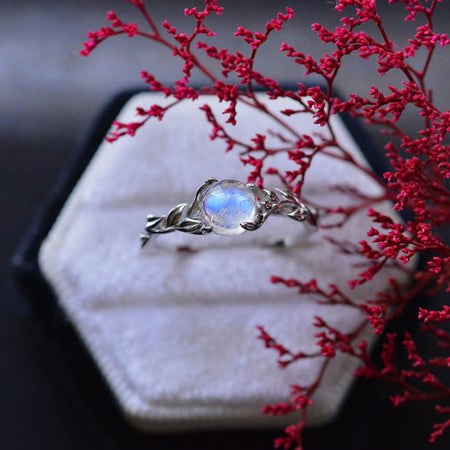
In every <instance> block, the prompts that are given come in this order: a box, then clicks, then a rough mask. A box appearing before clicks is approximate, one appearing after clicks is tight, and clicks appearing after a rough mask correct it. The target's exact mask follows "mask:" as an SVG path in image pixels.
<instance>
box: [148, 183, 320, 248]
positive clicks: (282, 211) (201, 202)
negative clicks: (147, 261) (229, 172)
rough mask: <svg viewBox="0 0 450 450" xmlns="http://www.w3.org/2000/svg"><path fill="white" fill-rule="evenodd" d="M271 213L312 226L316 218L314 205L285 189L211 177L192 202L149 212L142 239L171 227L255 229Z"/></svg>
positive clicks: (197, 230)
mask: <svg viewBox="0 0 450 450" xmlns="http://www.w3.org/2000/svg"><path fill="white" fill-rule="evenodd" d="M272 214H276V215H282V216H287V217H289V218H291V219H293V220H296V221H299V222H307V223H309V224H310V225H313V226H316V225H317V221H318V216H317V212H316V211H315V209H314V208H312V207H308V206H306V205H305V204H304V203H302V202H301V201H300V200H299V199H298V197H297V196H296V195H295V194H293V193H292V192H291V191H288V190H286V189H278V188H277V189H273V190H269V189H260V188H258V186H256V185H255V184H251V183H249V184H247V185H245V184H243V183H241V182H240V181H236V180H223V181H218V180H216V179H215V178H210V179H208V180H207V181H205V182H204V183H203V184H202V185H201V186H200V188H199V189H198V190H197V193H196V194H195V197H194V200H193V201H192V202H191V203H180V204H179V205H177V206H175V207H174V208H172V209H171V210H170V211H169V213H168V214H167V215H165V216H155V215H152V214H150V215H148V216H147V224H146V227H145V231H144V233H142V234H141V243H142V246H144V245H145V244H146V243H147V242H148V241H149V239H150V238H151V237H152V235H154V234H164V233H171V232H172V231H182V232H184V233H191V234H198V235H203V234H208V233H211V232H213V233H216V234H221V235H236V234H240V233H243V232H244V231H255V230H257V229H258V228H260V227H261V226H262V225H263V223H264V222H265V221H266V220H267V219H268V217H269V216H271V215H272Z"/></svg>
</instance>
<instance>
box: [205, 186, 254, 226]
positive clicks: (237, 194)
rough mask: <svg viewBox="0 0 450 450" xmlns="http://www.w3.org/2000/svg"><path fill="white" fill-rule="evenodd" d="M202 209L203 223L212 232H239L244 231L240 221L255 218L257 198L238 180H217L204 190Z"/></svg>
mask: <svg viewBox="0 0 450 450" xmlns="http://www.w3.org/2000/svg"><path fill="white" fill-rule="evenodd" d="M202 211H203V216H204V219H205V223H206V224H207V225H208V226H210V227H211V228H212V231H213V232H214V233H216V234H224V235H234V234H240V233H243V232H244V231H245V229H244V228H242V227H241V223H245V222H253V221H254V220H255V217H256V213H257V198H256V195H255V194H254V193H253V191H252V190H251V189H249V188H248V187H247V186H245V184H244V183H241V182H240V181H234V180H224V181H219V182H217V183H214V184H212V185H211V186H210V187H209V188H208V189H207V190H206V191H205V193H204V195H203V200H202Z"/></svg>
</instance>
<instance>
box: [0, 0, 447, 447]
mask: <svg viewBox="0 0 450 450" xmlns="http://www.w3.org/2000/svg"><path fill="white" fill-rule="evenodd" d="M147 3H148V4H149V5H151V7H150V10H151V11H152V14H153V16H154V18H155V21H156V22H157V23H161V22H162V21H163V20H164V19H165V18H168V19H169V20H171V21H172V22H173V23H174V24H176V25H180V26H182V24H183V23H186V22H184V18H183V13H182V11H183V9H184V7H185V6H193V5H195V2H193V1H191V0H186V1H185V2H181V1H175V0H165V1H164V2H156V1H153V2H152V1H148V2H147ZM222 3H223V5H224V6H225V7H226V10H225V13H224V15H223V16H222V17H221V18H212V20H211V22H212V23H213V25H212V28H214V29H215V30H217V31H218V34H219V37H220V38H221V39H222V41H221V45H222V46H228V47H229V48H230V47H231V48H234V49H236V50H240V51H242V52H244V51H246V46H245V45H244V44H243V43H242V42H241V40H240V39H238V38H234V39H233V38H232V37H231V36H232V32H233V31H234V30H235V29H236V27H237V25H245V26H248V27H249V28H250V29H254V30H263V28H264V24H265V21H266V20H267V19H269V18H271V17H273V16H275V14H276V12H277V11H278V10H284V8H285V2H281V1H258V2H256V1H242V0H241V1H234V0H225V1H223V2H222ZM378 3H379V4H380V7H381V9H382V11H383V12H384V13H385V18H386V23H387V24H388V26H389V27H390V30H391V36H392V38H393V39H394V40H397V41H399V42H400V43H401V44H405V43H406V39H407V37H408V31H409V30H410V27H409V25H408V24H403V22H402V13H401V9H400V8H399V7H398V5H394V6H393V7H392V8H390V9H389V11H387V10H386V7H385V3H386V2H384V1H380V2H378ZM290 6H292V7H294V9H295V11H296V19H295V21H293V22H292V23H290V24H289V25H287V26H286V30H285V32H284V34H281V35H280V36H274V39H272V40H271V41H269V42H268V43H267V44H265V45H264V47H263V49H262V52H261V53H262V55H261V56H262V59H261V61H262V64H263V65H264V67H266V68H267V70H265V73H266V74H267V75H268V76H271V77H275V78H276V79H277V80H278V81H281V82H285V83H292V82H295V81H297V80H299V79H301V76H302V72H301V71H300V70H299V69H298V68H297V67H295V66H293V65H290V64H288V63H286V62H284V60H283V59H282V58H280V59H276V58H277V56H276V55H277V50H278V48H279V44H280V42H282V41H284V40H285V41H287V42H289V43H292V44H294V45H296V46H297V47H298V48H299V49H302V50H304V51H305V53H307V52H311V53H312V54H313V55H315V56H317V55H319V54H321V53H322V52H323V46H322V45H321V44H320V43H319V41H318V40H317V38H315V36H314V34H313V33H312V32H311V31H310V28H309V25H310V24H311V23H313V22H320V23H323V24H324V25H328V26H333V24H337V20H338V18H339V16H338V14H337V13H336V12H334V10H333V2H332V1H327V0H315V1H314V0H308V1H299V0H297V1H292V2H290ZM110 9H112V10H114V11H116V12H118V13H119V14H120V16H121V17H123V18H124V19H128V20H130V21H135V20H138V14H137V12H135V10H134V9H133V7H131V6H130V5H127V4H125V3H123V2H122V1H120V0H96V1H88V0H78V1H75V0H73V1H68V0H67V1H62V2H61V1H43V0H41V1H32V0H23V1H18V2H13V1H7V0H0V101H1V107H0V202H1V209H0V211H2V219H1V222H0V226H1V234H0V235H1V245H0V273H1V274H2V279H1V282H0V449H2V450H3V449H8V450H9V449H11V450H16V449H17V450H22V449H33V450H34V449H47V450H53V449H55V450H56V449H61V450H66V449H90V448H92V449H94V448H95V449H138V448H139V449H140V448H196V449H200V448H205V449H206V448H214V449H217V448H219V449H220V448H230V449H231V448H243V447H248V448H255V449H256V448H257V449H265V448H267V449H269V448H271V440H272V439H273V437H275V436H276V435H277V433H276V432H267V431H265V432H239V433H236V432H229V433H220V434H219V433H205V434H196V435H189V436H161V437H156V436H146V435H141V434H139V433H135V432H133V431H131V430H129V429H128V428H127V427H126V425H125V424H124V423H123V422H122V420H121V419H120V417H119V414H118V413H117V411H116V410H115V409H114V408H115V406H114V404H113V402H112V401H111V399H110V398H109V395H108V393H107V391H106V389H105V388H104V387H103V385H102V383H101V381H100V380H99V379H98V378H97V377H96V376H95V373H94V370H93V369H92V367H91V366H90V363H89V360H88V358H87V357H85V356H83V354H82V352H80V349H79V346H78V344H77V343H76V341H74V340H73V339H72V338H71V333H70V329H69V331H68V327H67V325H64V322H63V320H61V321H60V323H61V325H60V326H59V328H58V325H56V326H55V325H54V323H55V322H54V323H53V325H50V326H49V325H48V324H47V325H46V324H45V323H43V321H42V320H40V319H39V318H37V317H36V314H35V313H34V312H33V308H32V307H31V306H30V304H29V303H28V302H27V301H25V300H24V299H23V298H22V296H21V295H20V293H19V292H18V290H17V289H16V288H15V287H14V286H13V283H12V281H11V277H10V260H11V257H12V255H13V253H14V250H15V249H16V248H17V245H18V243H19V242H20V240H21V238H22V236H23V235H24V234H25V232H26V230H27V229H28V227H29V225H30V222H31V221H32V220H33V217H34V215H35V213H36V211H37V210H38V208H39V206H40V204H41V203H42V201H43V199H44V198H45V197H46V194H47V193H48V192H49V191H50V190H51V187H52V185H53V184H54V182H55V180H56V177H57V175H58V173H59V172H60V171H61V170H62V168H63V167H64V166H65V165H66V164H67V161H68V159H69V157H70V154H71V153H72V151H73V150H74V149H75V148H76V147H77V146H79V143H80V142H81V141H82V139H83V138H84V136H85V135H86V133H87V132H88V130H89V129H90V128H91V125H92V122H93V121H94V119H95V118H96V117H97V116H98V114H99V113H100V111H102V110H103V108H104V106H105V105H106V104H107V102H108V101H109V100H110V99H111V98H112V97H114V96H115V95H116V94H117V93H118V92H120V91H122V90H124V89H129V88H133V87H138V86H139V79H138V75H139V71H140V70H142V69H147V70H149V71H152V70H153V71H154V72H155V73H156V74H157V75H158V76H159V77H160V79H161V80H162V81H166V82H170V81H173V79H174V75H173V74H174V73H177V72H176V70H177V69H178V68H179V66H178V64H177V63H176V62H175V61H174V60H173V58H172V57H170V56H169V55H168V54H167V53H166V52H165V51H164V50H163V49H162V48H161V47H157V46H155V45H153V44H150V43H148V42H146V41H144V40H142V39H139V38H137V39H133V40H131V39H128V38H124V37H120V38H115V39H112V40H111V41H110V42H106V43H105V44H104V45H102V46H101V47H100V48H98V49H97V51H95V52H94V53H93V54H92V55H91V56H90V57H89V58H87V59H84V58H82V57H81V56H79V54H78V51H79V49H80V48H81V42H82V41H83V40H84V39H85V36H86V32H87V31H88V30H89V29H97V28H99V27H100V26H103V25H104V23H105V22H104V13H105V11H107V10H110ZM449 9H450V8H448V2H446V1H444V2H443V3H442V5H441V7H440V11H441V12H440V14H439V15H438V16H437V19H436V20H437V26H438V29H439V30H440V31H441V32H445V31H447V32H448V26H447V30H446V25H448V24H449V23H450V22H449V19H450V11H449ZM189 25H190V24H189ZM188 29H189V28H188ZM441 55H445V57H444V56H441ZM419 58H420V55H419ZM448 62H449V60H448V53H446V54H445V53H441V54H437V55H436V58H435V60H434V65H433V66H432V70H431V72H430V76H429V83H430V86H432V87H433V88H434V89H435V93H436V94H435V96H436V99H437V104H438V106H440V107H442V108H445V109H446V108H448V101H449V94H448ZM374 73H375V67H374V64H373V63H372V62H370V61H369V62H363V63H362V64H361V62H359V61H357V60H354V61H353V62H352V63H351V64H349V65H348V66H347V68H346V69H345V70H344V71H343V73H342V76H341V77H340V79H338V83H337V85H338V87H339V90H340V91H341V92H342V94H343V95H347V94H348V93H349V92H357V93H364V92H365V89H366V88H367V86H368V85H369V84H372V83H377V84H378V85H380V83H381V85H382V84H383V83H396V82H398V80H395V79H394V78H389V77H385V79H383V80H380V79H378V78H377V77H376V76H375V75H374ZM177 76H178V75H177ZM204 81H205V80H203V79H202V78H201V77H199V76H197V75H196V76H195V77H194V82H196V83H199V84H201V83H202V82H204ZM406 126H407V128H408V129H409V130H410V131H414V130H416V129H417V128H418V127H419V126H420V122H419V121H418V119H417V118H415V117H414V116H412V115H410V116H408V121H407V123H406ZM368 132H369V134H370V139H371V140H372V141H373V143H374V144H376V145H378V146H380V147H381V145H382V143H383V140H382V138H380V137H379V136H377V135H376V134H375V133H374V132H373V131H370V130H368ZM440 302H442V299H434V300H432V303H431V305H430V307H433V305H435V306H437V305H438V304H439V303H440ZM56 323H58V321H56ZM421 346H422V349H423V351H425V353H426V352H429V351H430V349H429V346H428V342H426V341H422V342H421ZM389 389H390V388H388V387H384V386H379V385H378V384H370V383H362V384H361V383H359V384H358V385H357V386H356V390H355V391H354V392H353V395H352V396H351V398H350V399H349V402H348V403H347V405H346V407H345V408H344V411H343V413H342V416H341V417H340V419H339V420H338V422H337V423H336V424H335V425H333V426H331V427H329V428H327V429H323V430H313V431H310V432H308V433H307V434H306V444H307V445H306V449H307V450H311V449H328V448H330V449H331V448H333V449H350V448H354V449H357V448H358V449H359V448H361V449H381V448H383V449H403V448H404V449H423V448H426V447H427V446H426V439H427V435H428V433H429V432H430V431H431V426H432V424H433V423H434V422H435V421H436V420H437V419H438V417H437V414H436V413H435V412H434V411H433V409H432V406H431V405H427V404H417V405H406V406H404V407H400V408H398V409H396V410H394V408H393V407H392V406H391V405H390V403H389V401H388V399H387V396H388V395H389V392H390V391H389ZM368 392H370V393H371V394H370V395H369V394H368ZM445 441H446V442H445ZM446 444H447V445H448V436H447V437H446V438H444V439H441V441H440V442H439V443H438V444H435V445H434V446H433V447H432V448H434V449H439V448H447V445H446Z"/></svg>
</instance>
